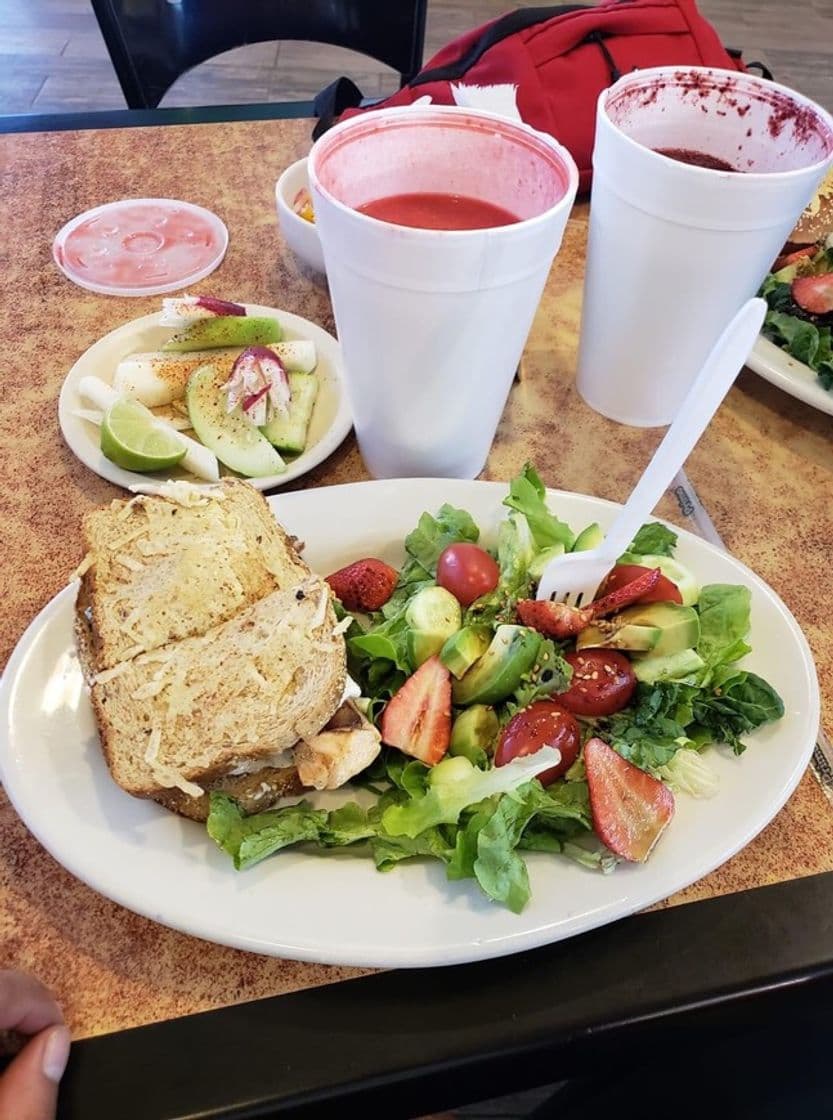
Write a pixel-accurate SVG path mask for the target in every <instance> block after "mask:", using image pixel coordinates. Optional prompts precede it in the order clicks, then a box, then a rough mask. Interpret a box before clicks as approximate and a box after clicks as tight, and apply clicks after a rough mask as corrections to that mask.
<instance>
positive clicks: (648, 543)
mask: <svg viewBox="0 0 833 1120" xmlns="http://www.w3.org/2000/svg"><path fill="white" fill-rule="evenodd" d="M676 545H677V534H676V533H674V532H672V531H671V529H668V528H667V527H666V526H665V525H660V523H659V522H658V521H649V522H648V523H647V524H646V525H643V526H642V528H641V529H640V530H639V532H638V533H637V534H636V536H635V537H634V538H633V540H632V541H631V543H630V545H629V546H628V549H627V552H625V553H624V555H623V556H620V557H619V560H618V563H620V564H635V563H639V557H640V556H673V555H674V549H675V548H676Z"/></svg>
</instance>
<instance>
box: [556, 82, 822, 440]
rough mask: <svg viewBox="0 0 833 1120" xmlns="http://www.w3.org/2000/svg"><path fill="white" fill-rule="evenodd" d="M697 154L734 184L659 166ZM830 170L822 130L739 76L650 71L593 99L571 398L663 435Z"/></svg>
mask: <svg viewBox="0 0 833 1120" xmlns="http://www.w3.org/2000/svg"><path fill="white" fill-rule="evenodd" d="M657 148H673V149H678V150H679V149H683V150H688V151H694V152H702V153H706V154H708V155H711V156H715V157H718V158H719V159H722V160H725V161H726V162H727V163H729V164H731V165H732V166H733V167H735V168H737V169H738V171H740V172H743V174H737V173H732V172H729V171H715V170H712V169H707V168H703V167H698V166H693V165H691V164H688V163H683V162H679V161H677V160H675V159H670V158H668V157H667V156H664V155H660V154H658V153H657V152H656V151H655V149H657ZM831 162H833V119H831V117H830V116H829V115H828V114H827V113H826V112H825V111H824V110H823V109H821V108H819V106H817V105H815V104H814V103H813V102H811V101H809V100H808V99H807V98H805V97H802V96H801V95H800V94H797V93H795V92H794V91H793V90H790V89H787V88H786V87H784V86H779V85H777V84H775V83H773V82H768V81H764V80H763V79H760V78H757V77H754V76H752V75H750V74H741V73H736V72H734V71H729V70H713V69H707V68H698V67H657V68H654V69H648V70H639V71H635V72H633V73H631V74H627V75H626V76H625V77H623V78H621V79H620V80H619V81H618V82H616V83H615V84H614V85H613V86H611V87H610V89H608V90H606V91H605V92H604V93H602V95H601V96H600V98H599V101H598V108H597V117H596V141H595V148H594V151H593V188H592V194H591V200H590V230H589V241H588V250H587V272H586V276H585V285H584V301H583V309H582V323H581V338H580V346H579V362H578V373H577V377H576V387H577V389H578V391H579V393H580V394H581V396H582V397H583V398H584V400H585V401H586V402H587V403H588V404H589V405H590V406H591V407H592V408H594V409H595V410H596V411H597V412H600V413H602V414H603V415H605V416H608V417H610V418H611V419H613V420H618V421H620V422H621V423H624V424H631V425H634V426H638V427H654V426H660V425H665V424H669V423H670V422H671V421H672V420H673V419H674V416H675V415H676V412H677V410H678V408H679V405H680V403H681V402H682V400H683V398H684V397H685V394H686V392H687V390H688V389H689V387H690V386H691V383H692V382H693V381H694V379H695V377H696V376H697V373H698V371H699V369H700V367H701V365H702V364H703V361H704V359H705V357H706V355H707V354H708V353H709V351H710V349H711V347H712V345H713V344H714V342H715V340H716V339H717V337H718V336H719V335H720V333H721V331H722V330H723V329H724V327H725V326H726V325H727V323H728V322H729V320H730V319H731V318H732V316H733V315H734V314H735V312H736V311H737V310H738V308H739V307H740V306H741V304H742V303H743V302H744V301H745V300H747V299H748V298H749V297H751V296H753V295H754V294H755V292H756V291H757V290H758V288H759V286H760V284H761V282H762V280H763V279H764V277H765V275H766V273H767V272H768V271H769V269H770V267H771V265H772V262H773V260H774V259H775V257H776V256H777V255H778V253H779V252H780V250H781V248H782V246H783V245H784V243H785V241H786V240H787V238H788V237H789V234H790V232H791V230H792V229H793V227H794V225H795V223H796V221H797V219H798V217H799V215H800V214H801V211H802V210H803V209H804V207H805V206H806V205H807V203H808V202H809V201H810V199H811V198H812V196H813V194H814V192H815V190H816V189H817V187H818V185H819V184H820V182H821V180H822V178H823V177H824V175H825V174H826V171H827V169H828V168H829V166H830V165H831Z"/></svg>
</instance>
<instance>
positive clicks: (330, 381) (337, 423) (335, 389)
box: [58, 303, 353, 490]
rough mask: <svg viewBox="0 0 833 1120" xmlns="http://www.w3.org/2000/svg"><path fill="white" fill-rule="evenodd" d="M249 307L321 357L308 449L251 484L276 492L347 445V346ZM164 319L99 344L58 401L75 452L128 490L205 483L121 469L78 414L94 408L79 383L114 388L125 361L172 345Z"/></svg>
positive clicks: (179, 473) (271, 311)
mask: <svg viewBox="0 0 833 1120" xmlns="http://www.w3.org/2000/svg"><path fill="white" fill-rule="evenodd" d="M244 306H245V307H246V310H247V312H248V313H249V315H265V316H268V317H271V318H274V319H277V320H278V321H279V322H280V324H281V327H282V328H283V337H284V338H285V339H287V340H289V339H309V340H310V341H312V342H314V343H315V349H316V352H317V355H318V366H317V367H316V371H315V372H316V373H317V374H318V377H319V379H320V384H319V389H318V399H317V400H316V402H315V410H314V411H313V414H312V421H311V423H310V430H309V440H308V442H307V447H306V450H305V451H304V453H303V454H302V455H299V456H298V458H297V459H292V460H289V461H288V462H287V464H286V470H285V471H284V472H283V473H282V474H275V475H268V476H266V477H265V478H250V479H248V480H247V481H249V482H251V484H252V485H253V486H254V487H256V488H257V489H258V490H271V489H272V488H273V487H276V486H283V485H284V483H286V482H291V481H292V480H293V479H294V478H298V477H299V476H300V475H302V474H306V473H307V471H310V470H312V468H313V467H317V466H318V464H319V463H321V462H323V461H324V460H325V459H326V458H327V456H328V455H331V454H332V453H333V452H334V451H335V449H336V448H337V447H338V446H339V444H340V443H342V441H343V440H344V438H345V437H346V436H347V433H348V432H349V431H350V428H351V427H352V423H353V421H352V418H351V416H350V407H349V405H348V403H347V396H346V394H345V391H344V378H343V374H342V366H341V347H340V346H339V344H338V342H337V341H336V339H335V338H333V336H332V335H331V334H328V333H327V331H325V330H324V329H323V328H322V327H319V326H317V325H316V324H315V323H311V322H310V321H309V320H308V319H303V318H302V317H301V316H300V315H292V314H290V312H288V311H280V310H278V309H277V308H274V307H261V306H260V305H259V304H253V303H249V304H245V305H244ZM161 314H162V313H161V312H156V313H154V314H153V315H144V316H142V318H141V319H133V320H132V321H131V322H129V323H125V324H124V325H123V326H121V327H117V328H116V329H115V330H114V331H110V333H109V334H106V335H105V336H104V337H103V338H100V339H99V340H98V342H95V343H93V345H92V346H91V347H90V348H89V350H87V351H85V353H83V354H82V355H81V357H80V358H79V359H78V361H77V362H76V363H75V365H74V366H73V367H72V369H71V370H70V371H69V373H68V374H67V376H66V379H65V380H64V384H63V386H62V387H61V395H60V397H59V398H58V422H59V424H60V426H61V432H62V433H63V437H64V439H65V440H66V442H67V444H68V445H69V447H70V450H72V451H73V452H74V453H75V454H76V455H77V456H78V458H79V459H80V460H81V462H82V463H83V464H84V465H85V466H87V467H89V468H90V470H92V471H95V473H96V474H97V475H100V476H101V477H102V478H106V479H108V481H110V482H114V483H115V484H116V485H117V486H124V487H125V488H128V487H130V486H142V485H144V484H146V483H148V482H150V483H154V482H160V481H162V480H164V479H167V478H185V479H188V480H189V481H191V482H196V481H199V480H198V479H195V478H194V476H193V475H191V474H189V473H188V472H187V471H183V470H180V469H179V468H174V470H172V471H157V472H148V473H146V474H144V473H143V474H140V473H138V472H137V471H128V470H125V469H124V468H123V467H118V466H116V464H115V463H111V462H110V460H109V459H107V458H105V457H104V455H103V454H102V453H101V448H100V446H99V434H98V432H99V430H98V427H97V426H96V425H95V424H93V423H91V422H90V421H89V420H82V419H80V418H79V417H78V416H76V415H75V411H76V410H77V409H79V408H90V405H89V403H88V402H87V401H85V400H84V399H83V398H82V397H81V395H80V393H79V392H78V383H79V382H80V380H81V378H82V377H87V376H89V375H93V376H95V377H100V378H101V380H102V381H106V382H107V384H108V385H111V384H112V382H113V375H114V374H115V370H116V366H117V365H118V363H119V361H120V360H121V359H122V358H124V357H126V356H127V355H128V354H135V353H138V352H139V351H145V350H159V349H160V348H161V347H162V345H163V344H164V343H165V342H167V340H168V339H169V338H170V337H171V334H172V333H173V330H172V328H171V327H160V325H159V318H160V316H161ZM220 473H221V474H232V473H233V472H231V471H227V470H226V468H225V467H223V466H222V465H221V466H220Z"/></svg>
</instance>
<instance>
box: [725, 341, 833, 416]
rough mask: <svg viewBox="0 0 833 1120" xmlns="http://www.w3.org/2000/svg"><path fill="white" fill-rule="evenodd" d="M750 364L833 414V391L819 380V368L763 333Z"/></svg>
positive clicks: (757, 370) (804, 399)
mask: <svg viewBox="0 0 833 1120" xmlns="http://www.w3.org/2000/svg"><path fill="white" fill-rule="evenodd" d="M746 364H747V365H748V366H749V368H750V369H751V370H754V372H755V373H757V374H759V376H761V377H763V378H764V379H765V380H766V381H769V382H771V384H773V385H777V386H778V388H779V389H783V390H784V392H785V393H789V394H790V396H791V397H797V398H798V400H800V401H804V403H805V404H809V405H812V406H813V408H817V409H819V410H820V411H821V412H826V413H828V414H829V415H830V416H833V393H831V392H828V390H827V389H825V388H824V386H823V385H822V384H821V382H820V381H819V379H818V377H817V375H816V372H815V370H812V369H810V367H809V366H806V365H805V364H804V362H800V361H799V360H798V358H793V357H792V356H791V355H790V354H788V353H787V352H786V350H782V349H781V347H780V346H776V345H775V343H774V342H770V340H769V339H768V338H764V336H763V335H760V336H759V338H758V341H757V342H756V343H755V346H754V348H753V350H752V353H751V354H750V355H749V357H748V358H747V361H746Z"/></svg>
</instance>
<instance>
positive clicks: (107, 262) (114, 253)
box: [52, 198, 228, 296]
mask: <svg viewBox="0 0 833 1120" xmlns="http://www.w3.org/2000/svg"><path fill="white" fill-rule="evenodd" d="M227 246H228V230H227V229H226V227H225V225H224V224H223V222H221V221H220V219H219V218H218V217H217V215H216V214H212V213H211V211H210V210H206V209H204V208H203V207H202V206H195V205H194V204H193V203H191V202H178V201H176V199H172V198H125V199H122V200H121V201H119V202H108V203H106V204H105V205H104V206H96V207H95V208H94V209H92V210H87V211H86V213H84V214H79V215H78V217H77V218H73V219H72V221H70V222H67V224H66V225H65V226H64V227H63V229H62V230H61V231H60V232H59V233H58V235H57V237H56V238H55V240H54V242H53V244H52V256H53V257H54V259H55V263H56V264H57V266H58V268H60V270H61V271H62V272H63V273H64V275H65V276H66V277H68V278H69V279H70V280H72V282H73V283H74V284H78V285H79V286H80V287H82V288H86V289H87V290H88V291H91V292H98V293H99V294H101V295H106V296H155V295H160V294H161V293H163V292H173V291H176V290H177V289H180V288H186V287H188V285H190V284H195V283H196V282H197V281H198V280H202V279H203V278H204V277H206V276H208V275H209V274H210V273H212V272H213V271H214V269H215V268H216V267H217V265H218V264H219V263H220V262H221V261H222V259H223V257H224V255H225V252H226V248H227Z"/></svg>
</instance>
